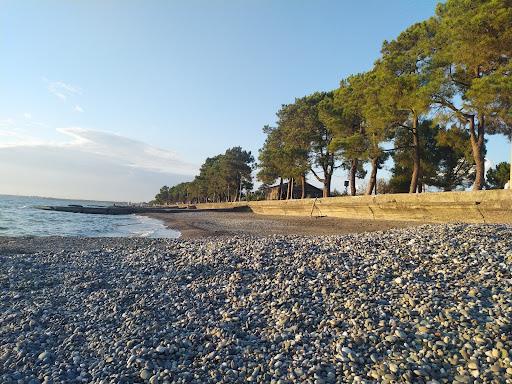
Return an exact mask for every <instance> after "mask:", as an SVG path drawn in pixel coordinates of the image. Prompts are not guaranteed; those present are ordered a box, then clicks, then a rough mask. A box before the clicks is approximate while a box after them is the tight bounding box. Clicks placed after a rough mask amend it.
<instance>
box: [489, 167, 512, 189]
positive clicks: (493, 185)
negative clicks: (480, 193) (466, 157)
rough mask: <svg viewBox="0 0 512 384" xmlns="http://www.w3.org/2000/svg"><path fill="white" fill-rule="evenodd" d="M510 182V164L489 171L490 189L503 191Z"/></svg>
mask: <svg viewBox="0 0 512 384" xmlns="http://www.w3.org/2000/svg"><path fill="white" fill-rule="evenodd" d="M509 180H510V163H506V162H502V163H499V164H498V165H496V167H494V168H491V169H489V170H488V171H487V186H488V187H489V189H503V188H504V187H505V184H507V183H508V182H509Z"/></svg>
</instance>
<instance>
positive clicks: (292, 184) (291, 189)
mask: <svg viewBox="0 0 512 384" xmlns="http://www.w3.org/2000/svg"><path fill="white" fill-rule="evenodd" d="M294 184H295V179H294V178H293V177H292V178H291V180H290V199H293V198H294V197H293V187H294Z"/></svg>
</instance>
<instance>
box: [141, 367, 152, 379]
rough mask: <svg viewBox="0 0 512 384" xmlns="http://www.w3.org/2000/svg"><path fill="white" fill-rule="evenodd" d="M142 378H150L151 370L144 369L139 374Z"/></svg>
mask: <svg viewBox="0 0 512 384" xmlns="http://www.w3.org/2000/svg"><path fill="white" fill-rule="evenodd" d="M139 376H140V378H141V379H142V380H149V378H150V377H151V376H152V375H151V372H149V371H148V370H147V369H142V370H141V371H140V374H139Z"/></svg>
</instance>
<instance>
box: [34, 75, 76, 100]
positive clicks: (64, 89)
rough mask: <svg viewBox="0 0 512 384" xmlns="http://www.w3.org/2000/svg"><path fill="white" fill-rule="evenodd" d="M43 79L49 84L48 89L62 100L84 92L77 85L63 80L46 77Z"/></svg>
mask: <svg viewBox="0 0 512 384" xmlns="http://www.w3.org/2000/svg"><path fill="white" fill-rule="evenodd" d="M43 81H44V82H45V83H46V84H47V88H48V91H50V93H51V94H53V95H55V96H57V97H58V98H59V99H61V100H62V101H66V100H67V99H68V97H70V96H73V95H81V94H82V90H81V89H80V88H79V87H77V86H75V85H72V84H68V83H65V82H63V81H50V80H48V79H46V78H43Z"/></svg>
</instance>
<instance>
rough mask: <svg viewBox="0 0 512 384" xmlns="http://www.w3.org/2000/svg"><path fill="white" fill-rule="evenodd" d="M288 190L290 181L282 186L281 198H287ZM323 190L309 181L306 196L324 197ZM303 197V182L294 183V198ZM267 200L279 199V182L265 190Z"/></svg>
mask: <svg viewBox="0 0 512 384" xmlns="http://www.w3.org/2000/svg"><path fill="white" fill-rule="evenodd" d="M287 191H288V183H283V185H282V187H281V200H285V199H286V194H287ZM322 196H323V191H322V190H321V189H320V188H317V187H315V186H314V185H311V184H309V183H306V185H305V196H304V197H307V198H309V197H322ZM301 197H302V184H300V183H298V184H294V185H293V197H292V198H293V199H300V198H301ZM265 199H266V200H279V184H277V185H272V186H270V187H268V188H267V189H266V191H265Z"/></svg>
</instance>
